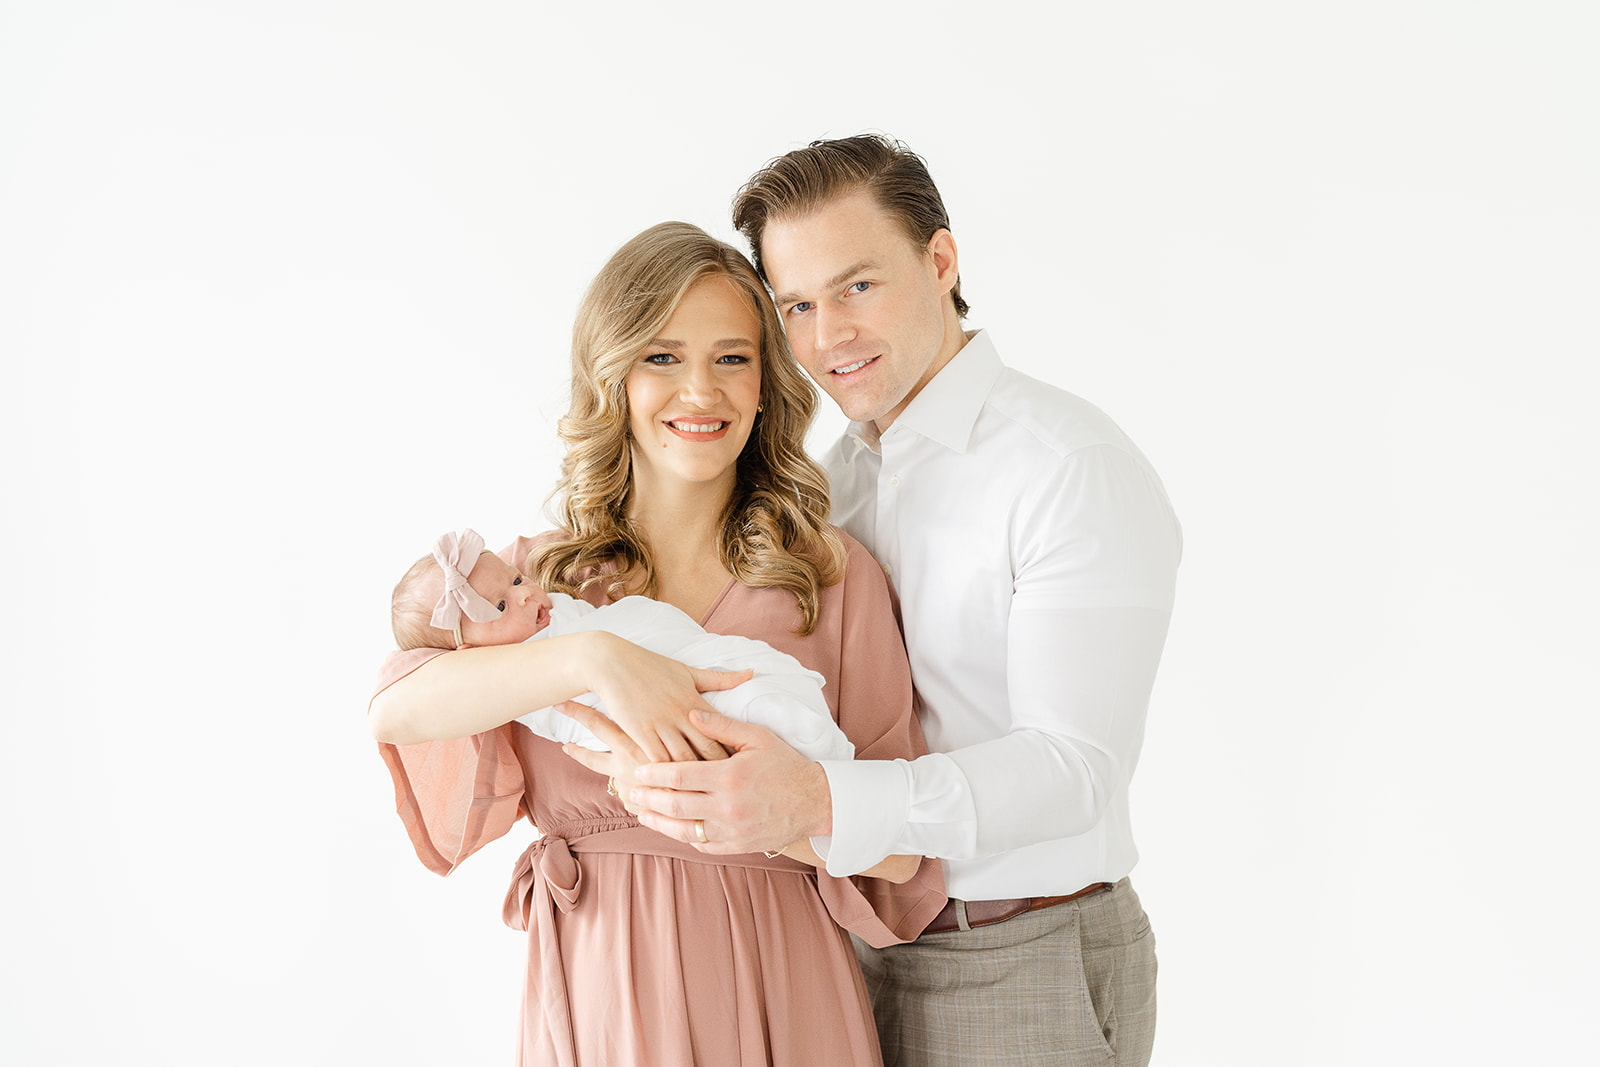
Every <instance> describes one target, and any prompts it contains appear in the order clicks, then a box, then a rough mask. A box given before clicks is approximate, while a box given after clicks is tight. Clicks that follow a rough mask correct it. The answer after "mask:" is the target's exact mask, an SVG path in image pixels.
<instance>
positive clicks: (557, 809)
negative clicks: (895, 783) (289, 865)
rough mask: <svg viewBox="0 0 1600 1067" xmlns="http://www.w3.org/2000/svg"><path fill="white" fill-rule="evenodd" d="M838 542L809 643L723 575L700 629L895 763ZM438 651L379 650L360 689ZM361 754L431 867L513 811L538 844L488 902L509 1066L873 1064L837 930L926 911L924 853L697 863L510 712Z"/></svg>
mask: <svg viewBox="0 0 1600 1067" xmlns="http://www.w3.org/2000/svg"><path fill="white" fill-rule="evenodd" d="M841 536H842V537H843V538H844V540H845V543H846V545H847V547H848V549H849V562H848V567H847V570H846V574H845V577H844V578H843V579H842V580H841V581H840V582H839V583H838V584H836V585H834V586H832V587H830V588H829V589H827V590H825V591H824V592H823V594H822V605H821V618H820V621H819V623H818V626H817V629H816V631H815V632H814V633H813V634H811V635H810V636H809V637H800V636H798V635H797V634H796V633H795V632H794V627H795V626H796V625H797V624H798V622H799V618H800V615H799V608H798V606H797V605H796V604H795V600H794V597H793V595H791V594H789V593H786V592H782V591H778V590H771V589H752V588H749V587H747V586H743V585H739V584H738V583H735V582H730V583H729V585H728V587H727V588H726V589H725V590H724V591H723V592H722V594H721V596H720V597H719V598H718V599H717V601H716V603H715V604H713V605H712V607H711V610H710V611H709V612H708V613H707V614H706V617H705V618H704V619H702V620H701V624H702V625H703V626H704V627H705V628H706V629H707V630H709V631H712V632H714V633H726V634H740V635H743V636H745V637H751V638H756V639H758V640H762V641H766V642H767V643H768V644H770V645H772V646H773V647H774V648H777V649H779V650H780V651H783V652H787V653H789V654H790V655H792V656H794V657H795V658H796V659H798V660H799V661H800V662H801V663H803V664H805V665H806V666H807V667H810V668H811V669H812V670H815V671H817V672H819V673H820V674H822V676H823V677H824V678H825V679H827V685H826V687H825V696H826V697H827V700H828V706H829V708H830V709H831V710H832V712H833V716H834V718H835V719H836V720H837V721H838V723H839V726H840V727H841V728H842V729H843V730H844V732H845V734H846V735H848V736H849V738H850V739H851V741H853V742H854V743H855V746H856V755H857V758H859V759H895V758H912V757H915V756H917V755H920V754H922V753H923V752H925V751H926V747H925V745H924V742H923V739H922V730H921V727H920V726H919V725H918V722H917V718H916V715H915V713H914V711H913V696H912V690H911V675H910V669H909V667H908V666H907V664H906V655H905V648H904V644H903V643H902V640H901V636H900V631H899V628H898V625H897V624H896V621H895V616H894V611H893V606H892V602H891V599H890V593H889V589H888V585H887V583H886V582H885V580H884V577H883V572H882V570H881V569H880V568H879V567H878V564H877V562H876V561H875V560H874V559H873V558H872V557H871V555H869V554H868V553H867V551H866V549H864V548H862V547H861V545H860V544H859V543H858V542H856V541H855V540H853V539H852V538H850V536H849V535H848V534H844V533H843V532H842V531H841ZM530 545H531V543H530V542H529V541H527V540H526V539H519V541H518V543H517V545H515V546H513V548H512V549H509V550H507V551H508V553H509V555H508V556H507V558H508V559H510V560H511V561H512V562H513V563H514V564H520V563H521V562H522V559H523V557H524V556H525V555H526V553H527V551H528V548H529V547H530ZM437 654H439V653H437V652H435V651H433V650H421V649H419V650H416V651H413V652H396V653H394V654H392V655H391V656H390V657H389V659H388V660H386V661H385V663H384V668H383V672H382V675H381V677H380V679H379V683H378V689H379V690H382V689H383V688H384V687H385V686H388V685H390V684H392V683H393V682H394V681H395V680H396V679H398V678H401V677H403V676H404V675H406V674H408V673H410V672H411V671H413V670H415V669H417V667H419V666H421V665H422V664H423V663H425V662H427V660H428V659H430V658H432V656H433V655H437ZM379 747H380V748H381V750H382V753H383V758H384V761H385V762H386V763H387V764H388V766H389V771H390V773H391V775H392V776H393V778H394V783H395V798H396V806H397V809H398V811H399V813H400V817H401V819H402V821H404V823H405V826H406V830H407V832H408V833H409V834H410V835H411V841H412V844H413V845H414V846H415V847H416V850H417V855H418V857H419V858H420V859H421V860H422V862H423V863H424V864H426V865H427V866H428V868H429V869H430V870H433V871H435V872H437V873H439V874H448V873H449V872H450V871H452V870H453V869H454V868H455V867H456V865H457V864H459V863H461V861H463V860H464V859H466V858H467V857H468V856H470V855H471V854H472V853H473V852H475V851H477V850H478V849H479V848H481V847H482V846H483V845H484V844H486V843H487V842H489V841H492V840H494V839H495V838H497V837H499V836H500V835H502V834H504V833H506V832H507V831H508V830H510V829H511V827H512V825H513V824H514V823H515V822H516V821H517V819H518V818H520V817H522V816H524V815H526V816H528V817H529V818H530V820H531V821H532V822H533V824H534V825H535V826H537V827H538V829H539V831H540V832H541V834H542V835H543V836H541V837H539V838H538V839H537V840H535V841H534V842H533V843H532V844H531V845H529V846H528V849H527V851H526V852H524V853H523V854H522V857H521V859H520V860H519V861H518V863H517V866H516V869H515V871H514V873H513V875H512V885H511V889H510V891H509V893H508V894H507V896H506V901H505V909H504V918H505V921H506V923H507V925H509V926H511V927H513V928H514V929H518V930H523V929H525V930H527V931H528V935H529V936H528V942H529V944H528V975H527V981H526V985H525V989H524V997H523V1006H522V1044H521V1049H520V1052H519V1055H518V1057H517V1063H518V1064H524V1065H532V1064H541V1065H542V1064H555V1065H561V1067H577V1065H598V1064H645V1063H650V1064H665V1065H680V1064H681V1065H684V1067H688V1065H691V1064H694V1065H700V1067H753V1065H758V1064H779V1065H782V1064H792V1065H801V1064H805V1065H811V1064H822V1063H827V1064H852V1065H853V1064H878V1063H881V1056H880V1053H879V1049H878V1038H877V1033H876V1030H875V1029H874V1027H873V1022H872V1009H871V1005H870V1004H869V1002H868V1000H867V995H866V989H865V986H864V985H863V983H862V979H861V972H860V969H859V967H858V965H857V963H856V958H855V953H854V951H853V950H852V949H851V946H850V941H849V938H848V937H846V936H845V932H844V931H846V930H848V931H850V932H852V933H855V934H856V935H857V936H859V937H861V938H862V939H863V940H865V941H867V942H868V943H869V944H872V945H876V946H883V945H888V944H894V943H897V942H900V941H907V940H910V939H912V938H914V937H916V936H917V935H918V934H919V933H921V931H922V928H923V927H924V926H926V925H927V923H928V922H929V921H930V920H931V919H932V918H933V916H934V915H936V914H937V913H938V911H939V910H940V908H942V907H943V906H944V903H945V892H944V880H943V875H942V873H941V871H940V867H939V864H938V861H937V860H924V861H923V863H922V866H921V868H920V869H919V870H918V872H917V874H916V876H915V877H913V878H912V879H911V881H909V882H906V883H905V884H903V885H894V884H892V883H888V882H882V881H878V880H876V879H870V878H849V879H840V878H832V877H830V876H829V875H827V874H826V873H825V872H818V871H817V870H816V869H815V868H812V867H810V866H807V865H805V864H802V863H798V862H795V861H792V860H789V859H787V858H785V857H779V858H778V859H775V860H769V859H767V858H766V857H765V856H763V855H761V854H760V853H755V854H753V855H749V856H715V857H713V856H705V855H702V854H701V853H699V852H697V851H695V850H694V849H693V848H690V847H689V846H688V845H684V844H681V843H679V842H677V841H673V840H670V839H668V838H666V837H663V836H662V835H660V834H657V833H655V832H654V831H652V830H647V829H645V828H644V827H642V826H640V825H639V823H638V820H636V819H634V818H633V817H632V816H630V815H629V814H628V813H627V811H626V810H625V809H624V808H623V807H622V804H621V802H620V801H619V800H618V799H617V798H615V797H612V796H610V795H608V794H607V793H606V789H605V780H604V779H603V778H601V777H600V776H599V775H596V774H594V773H592V772H590V771H589V770H587V769H586V768H584V767H582V766H581V765H579V764H578V763H576V762H574V761H573V760H571V759H568V758H567V757H566V756H565V755H563V754H562V752H561V749H560V746H559V745H556V744H555V743H554V742H551V741H546V740H544V739H543V738H539V737H535V736H534V735H533V734H532V733H531V732H530V731H529V730H528V729H527V728H526V727H525V726H523V725H522V724H520V723H516V722H512V723H508V724H506V725H504V726H501V727H498V728H496V729H494V730H491V731H488V732H487V733H482V734H478V735H477V736H475V737H468V738H462V739H459V740H452V741H435V742H430V743H426V744H420V745H406V746H395V745H380V746H379Z"/></svg>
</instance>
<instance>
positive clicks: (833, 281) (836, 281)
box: [772, 259, 878, 305]
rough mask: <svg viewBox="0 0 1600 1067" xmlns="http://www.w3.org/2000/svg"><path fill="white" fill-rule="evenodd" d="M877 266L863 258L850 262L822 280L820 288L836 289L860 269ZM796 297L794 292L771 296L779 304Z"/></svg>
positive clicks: (858, 272)
mask: <svg viewBox="0 0 1600 1067" xmlns="http://www.w3.org/2000/svg"><path fill="white" fill-rule="evenodd" d="M877 267H878V265H877V264H876V263H874V262H873V261H872V260H870V259H863V260H861V261H860V262H859V263H852V264H850V266H848V267H846V268H845V269H844V270H842V271H840V272H839V273H838V274H835V275H834V276H833V277H831V278H829V279H828V280H827V281H825V282H823V283H822V288H823V289H825V290H826V289H837V288H839V286H841V285H843V284H844V283H845V282H847V281H849V280H850V279H851V278H852V277H854V276H855V275H857V274H860V273H861V272H862V271H864V270H876V269H877ZM798 299H800V297H799V296H798V295H797V294H795V293H779V294H778V295H776V296H774V297H773V298H772V302H773V303H774V304H780V305H781V304H787V303H789V302H790V301H791V300H798Z"/></svg>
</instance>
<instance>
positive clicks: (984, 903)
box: [922, 882, 1111, 934]
mask: <svg viewBox="0 0 1600 1067" xmlns="http://www.w3.org/2000/svg"><path fill="white" fill-rule="evenodd" d="M1110 888H1111V883H1110V882H1096V883H1095V884H1094V885H1090V886H1084V887H1083V888H1082V889H1080V890H1078V891H1077V892H1076V893H1068V894H1067V895H1066V896H1064V897H1021V898H1018V899H1016V900H969V901H966V906H967V928H968V929H972V928H974V927H979V926H993V925H994V924H995V923H1003V922H1005V921H1006V920H1007V919H1015V918H1016V917H1017V916H1018V915H1021V914H1022V913H1024V912H1028V911H1042V910H1043V909H1045V908H1053V907H1055V906H1056V905H1057V904H1065V903H1067V902H1068V901H1070V900H1079V899H1082V898H1083V897H1088V896H1093V895H1094V894H1096V893H1099V892H1101V891H1103V890H1106V889H1110ZM957 903H958V902H957V901H956V900H955V899H954V898H951V899H950V900H947V901H945V904H944V910H943V911H941V912H940V913H939V914H938V915H935V916H934V917H933V922H931V923H929V924H928V927H927V929H925V930H923V931H922V932H923V933H925V934H943V933H948V932H949V931H951V930H959V929H961V920H960V918H959V912H958V911H957Z"/></svg>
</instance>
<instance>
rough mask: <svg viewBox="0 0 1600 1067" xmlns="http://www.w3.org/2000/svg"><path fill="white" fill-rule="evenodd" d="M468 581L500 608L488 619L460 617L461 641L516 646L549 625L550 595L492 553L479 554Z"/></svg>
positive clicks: (469, 643) (482, 595)
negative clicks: (498, 614)
mask: <svg viewBox="0 0 1600 1067" xmlns="http://www.w3.org/2000/svg"><path fill="white" fill-rule="evenodd" d="M467 584H468V585H470V586H472V588H473V589H475V590H477V592H478V595H479V596H481V597H483V599H485V600H487V601H488V602H489V603H491V604H493V605H495V606H496V607H498V608H499V609H500V617H499V618H498V619H491V620H490V621H488V622H473V621H472V620H471V619H468V618H463V619H462V620H461V640H462V643H464V644H468V645H514V644H516V643H518V642H519V641H526V640H527V639H528V638H530V637H532V636H533V635H534V634H536V633H538V632H539V631H540V630H543V629H544V628H545V627H546V626H549V625H550V598H549V597H548V596H547V595H545V591H544V590H543V589H540V588H539V587H538V586H537V585H535V584H533V581H532V580H531V579H529V578H526V577H524V576H523V575H522V573H521V572H519V571H518V570H516V569H515V568H514V567H512V566H511V565H510V564H509V563H507V562H506V561H505V560H503V559H501V558H500V557H499V556H497V555H495V554H494V553H493V552H485V553H483V554H482V555H480V556H479V557H478V562H477V564H476V565H475V566H474V567H473V568H472V573H471V574H469V575H467Z"/></svg>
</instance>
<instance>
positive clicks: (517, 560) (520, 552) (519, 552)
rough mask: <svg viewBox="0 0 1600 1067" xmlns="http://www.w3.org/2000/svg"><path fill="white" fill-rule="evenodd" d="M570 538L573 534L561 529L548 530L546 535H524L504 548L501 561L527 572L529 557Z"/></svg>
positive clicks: (501, 551)
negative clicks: (550, 545)
mask: <svg viewBox="0 0 1600 1067" xmlns="http://www.w3.org/2000/svg"><path fill="white" fill-rule="evenodd" d="M570 536H571V534H569V533H568V532H567V531H566V530H561V529H555V530H546V531H545V532H544V533H541V534H534V535H533V536H532V537H528V536H526V535H523V536H521V537H518V538H517V539H516V540H515V541H513V542H511V543H510V544H509V545H507V546H506V547H505V548H502V549H501V550H500V553H499V555H500V558H501V559H503V560H505V561H506V562H507V563H509V564H511V565H512V566H513V567H515V568H517V570H519V571H520V570H526V569H527V563H528V557H529V556H531V555H533V554H534V553H535V552H537V551H539V550H540V549H542V548H544V547H545V546H546V545H549V544H554V543H555V542H556V541H564V540H566V539H567V538H568V537H570Z"/></svg>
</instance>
